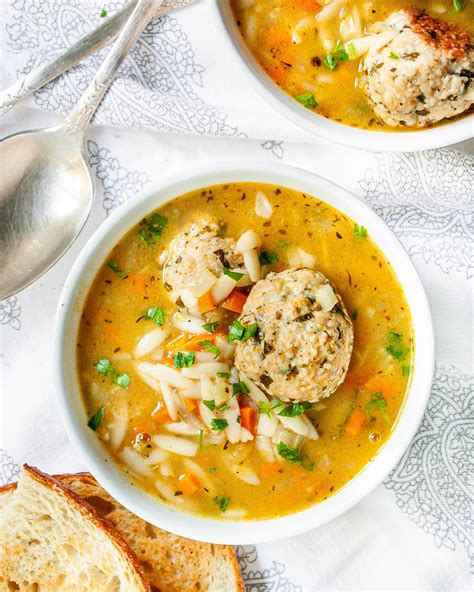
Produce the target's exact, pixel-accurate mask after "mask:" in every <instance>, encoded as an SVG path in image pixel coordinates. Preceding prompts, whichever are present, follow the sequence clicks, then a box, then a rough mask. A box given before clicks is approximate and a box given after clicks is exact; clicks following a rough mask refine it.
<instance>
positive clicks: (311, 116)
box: [209, 0, 474, 152]
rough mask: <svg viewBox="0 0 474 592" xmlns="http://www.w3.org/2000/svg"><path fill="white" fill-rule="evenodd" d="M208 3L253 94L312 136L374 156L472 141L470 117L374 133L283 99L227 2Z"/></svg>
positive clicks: (214, 0) (473, 119)
mask: <svg viewBox="0 0 474 592" xmlns="http://www.w3.org/2000/svg"><path fill="white" fill-rule="evenodd" d="M209 1H210V4H211V7H212V9H213V13H214V18H215V20H216V21H217V22H218V24H219V28H220V29H221V32H222V38H223V40H224V43H225V45H226V47H227V48H228V49H229V50H230V51H231V52H232V53H233V54H234V55H235V60H236V61H238V62H240V63H241V64H243V66H244V67H245V70H246V71H247V73H248V74H249V76H248V79H249V82H250V83H252V84H253V86H254V88H255V90H256V91H257V92H258V93H259V94H261V95H262V97H263V98H264V99H266V100H267V101H268V103H270V105H272V106H273V107H274V108H275V109H276V110H277V111H279V112H280V113H281V114H282V115H283V116H284V117H286V118H287V119H289V120H290V121H292V122H294V123H295V124H297V125H299V126H300V127H302V128H304V129H305V130H307V131H308V132H311V133H313V134H314V135H315V136H320V137H321V138H325V139H326V140H332V141H333V142H337V143H339V144H344V145H346V146H352V147H353V148H361V149H363V150H371V151H374V152H380V151H387V152H413V151H416V150H428V149H431V148H440V147H441V146H448V145H450V144H455V143H457V142H462V141H464V140H468V139H469V138H472V137H473V135H474V114H471V115H467V116H466V117H464V118H462V119H458V120H456V121H452V122H451V123H446V124H443V125H441V126H439V127H434V128H431V129H426V130H418V131H411V132H410V131H404V132H396V131H388V132H376V131H370V130H363V129H358V128H355V127H350V126H347V125H343V124H342V123H338V122H337V121H331V120H330V119H326V118H325V117H322V116H321V115H318V114H317V113H314V112H312V111H309V110H308V109H306V108H305V107H303V106H302V105H300V104H299V103H298V102H297V101H295V100H294V99H293V98H292V97H290V96H289V95H287V94H286V93H285V92H284V91H283V90H282V89H281V88H280V87H279V86H278V85H277V84H275V83H274V82H273V81H272V80H271V79H270V77H269V76H267V74H266V73H265V72H264V70H263V69H262V68H261V67H260V66H259V64H258V63H257V61H256V60H255V58H254V57H253V56H252V54H251V53H250V51H249V50H248V48H247V46H246V45H245V43H244V41H243V39H242V35H241V34H240V32H239V30H238V27H237V25H236V23H235V20H234V16H233V14H232V10H231V8H230V2H229V0H209Z"/></svg>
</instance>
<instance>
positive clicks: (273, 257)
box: [259, 251, 278, 265]
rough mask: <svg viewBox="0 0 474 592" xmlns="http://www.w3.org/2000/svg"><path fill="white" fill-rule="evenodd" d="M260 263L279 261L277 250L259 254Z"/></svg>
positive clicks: (268, 263) (266, 263)
mask: <svg viewBox="0 0 474 592" xmlns="http://www.w3.org/2000/svg"><path fill="white" fill-rule="evenodd" d="M259 261H260V265H271V264H272V263H276V262H277V261H278V255H277V254H276V253H275V251H262V252H261V253H260V256H259Z"/></svg>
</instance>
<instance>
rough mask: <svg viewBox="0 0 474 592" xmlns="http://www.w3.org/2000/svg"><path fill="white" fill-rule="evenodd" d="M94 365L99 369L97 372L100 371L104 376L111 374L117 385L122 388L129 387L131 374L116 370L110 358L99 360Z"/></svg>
mask: <svg viewBox="0 0 474 592" xmlns="http://www.w3.org/2000/svg"><path fill="white" fill-rule="evenodd" d="M93 366H94V368H95V369H96V370H97V372H100V374H103V375H104V376H111V377H112V381H113V382H114V383H115V384H116V385H117V386H119V387H121V388H128V386H129V385H130V381H131V380H132V379H131V378H130V375H129V374H126V373H125V372H119V371H118V370H116V369H115V368H114V367H113V365H112V363H111V362H110V361H109V360H106V359H104V360H99V361H98V362H96V363H95V364H93Z"/></svg>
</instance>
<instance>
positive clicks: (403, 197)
mask: <svg viewBox="0 0 474 592" xmlns="http://www.w3.org/2000/svg"><path fill="white" fill-rule="evenodd" d="M211 1H214V0H207V1H203V0H201V2H198V3H197V4H196V5H195V6H193V7H191V8H189V9H186V10H183V11H181V12H179V13H176V14H175V15H173V16H170V17H167V18H164V19H161V20H160V21H157V22H154V23H152V24H151V25H150V26H149V27H148V28H147V30H146V31H145V33H144V34H143V35H142V37H141V38H140V40H139V42H138V43H137V45H136V47H135V48H134V50H133V52H132V54H131V56H130V58H129V59H128V60H127V61H126V63H125V64H124V66H123V67H122V69H121V71H120V74H119V76H118V78H117V80H116V81H115V82H114V84H113V87H112V89H111V91H110V92H109V93H108V95H107V97H106V99H105V100H104V102H103V104H102V105H101V107H100V109H99V111H98V112H97V115H96V117H95V118H94V122H93V123H94V125H93V126H91V127H90V128H89V130H88V132H87V134H86V150H87V158H88V161H89V164H90V167H91V169H92V171H93V174H94V176H95V180H96V187H97V196H96V200H95V203H94V206H93V211H92V214H91V216H90V218H89V220H88V222H87V225H86V228H85V230H84V232H83V233H82V235H81V237H80V238H79V240H78V241H77V243H76V244H75V245H74V246H73V248H72V249H71V250H70V251H69V252H68V253H67V255H66V256H65V257H64V258H63V259H62V260H61V261H60V262H59V263H58V264H57V265H56V266H55V267H54V268H53V269H52V270H50V271H49V272H48V273H47V274H46V275H45V276H44V277H43V278H42V279H40V280H39V281H38V282H36V283H35V284H34V285H33V286H31V287H30V288H28V289H27V290H24V291H23V292H21V293H20V294H18V295H17V296H13V297H11V298H8V299H6V300H4V301H1V302H0V325H1V354H2V355H1V358H0V362H1V366H0V371H1V375H0V378H1V380H0V384H1V387H2V399H1V400H2V440H1V450H0V481H1V483H7V482H10V481H12V480H15V479H16V478H17V477H18V474H19V471H20V465H21V463H23V462H28V463H30V464H33V465H36V466H38V467H40V468H42V469H44V470H46V471H49V472H62V471H64V472H70V471H75V470H83V469H85V467H84V465H83V463H82V461H81V459H80V458H79V456H78V454H77V453H76V451H75V449H74V448H73V447H72V445H71V444H70V442H69V440H68V438H67V436H66V434H65V432H64V429H63V427H62V425H61V421H60V418H59V415H58V411H57V409H56V405H55V400H54V399H55V393H54V388H53V386H52V385H53V381H52V361H51V360H52V356H51V351H50V348H51V340H52V331H53V316H54V311H55V307H56V303H57V300H58V296H59V292H60V290H61V287H62V285H63V283H64V280H65V277H66V275H67V273H68V270H69V269H70V267H71V264H72V262H73V261H74V259H75V258H76V256H77V254H78V252H79V250H80V249H81V247H82V245H83V244H84V243H85V241H86V240H87V238H88V237H89V236H90V235H91V234H92V232H93V231H94V230H95V229H96V228H97V226H99V224H100V223H101V222H102V221H103V220H104V219H105V218H106V217H107V216H108V215H109V214H110V213H111V212H112V211H113V210H114V209H115V208H117V207H119V206H120V205H121V204H122V203H123V202H124V201H126V200H127V199H130V198H131V199H133V196H134V195H135V194H136V193H137V192H138V191H139V190H140V189H142V188H143V187H145V186H147V185H150V184H153V183H154V182H155V181H157V180H158V179H161V178H162V177H163V176H164V175H165V174H168V173H172V172H174V171H176V170H180V169H184V168H185V167H186V166H187V165H188V164H198V163H204V162H216V161H223V160H226V161H229V160H230V161H239V160H242V159H255V160H270V161H274V162H284V163H287V164H292V165H296V166H300V167H302V168H305V169H307V170H310V171H313V172H315V173H318V174H321V175H323V176H325V177H327V178H329V179H331V180H333V181H335V182H336V183H338V184H340V185H343V186H344V187H345V188H347V189H348V190H350V191H351V192H353V193H354V194H355V195H357V196H358V197H359V198H360V199H362V200H364V201H365V202H367V203H368V204H369V205H370V206H371V207H372V208H373V209H374V210H375V211H376V212H377V213H378V214H379V215H380V216H382V218H384V220H386V222H387V223H388V224H389V225H390V227H391V228H392V229H393V230H394V232H395V233H396V234H397V236H398V237H399V238H400V240H401V241H402V242H403V244H404V245H405V247H406V249H407V250H408V252H409V253H410V255H411V257H412V258H413V261H414V263H415V265H416V267H417V269H418V271H419V273H420V275H421V277H422V280H423V282H424V285H425V288H426V290H427V293H428V297H429V300H430V304H431V307H432V313H433V317H434V323H435V331H436V339H437V360H436V362H437V365H436V374H435V378H434V383H433V388H432V393H431V398H430V401H429V404H428V408H427V411H426V414H425V417H424V419H423V422H422V424H421V426H420V428H419V430H418V432H417V434H416V436H415V438H414V440H413V442H412V444H411V446H410V448H409V449H408V450H407V452H406V453H405V455H404V456H403V458H402V460H401V461H400V463H399V464H398V466H397V467H396V468H395V469H394V470H393V471H392V473H391V474H390V475H389V477H387V479H386V480H385V481H384V482H383V484H381V485H380V486H379V487H378V488H377V489H376V490H375V491H374V492H373V493H372V494H371V495H369V496H368V497H367V498H366V499H364V501H362V502H361V503H360V504H358V505H357V506H356V507H355V508H353V509H352V510H351V511H350V512H348V513H346V514H345V515H343V516H341V517H339V518H338V519H336V520H334V521H333V522H331V523H330V524H328V525H326V526H324V527H322V528H319V529H317V530H314V531H312V532H309V533H307V534H306V535H303V536H299V537H294V538H291V539H286V540H282V541H279V542H275V543H268V544H263V545H258V546H256V547H253V546H245V547H238V548H237V553H238V557H239V561H240V564H241V567H242V571H243V575H244V579H245V582H246V585H247V590H248V591H249V592H264V591H268V592H270V591H272V592H313V591H316V590H439V591H448V590H449V591H457V590H468V589H470V587H471V582H472V580H471V574H472V570H473V567H474V546H473V539H472V535H473V528H472V527H473V485H474V478H473V475H474V470H473V469H474V467H473V444H474V392H473V386H474V380H473V366H472V354H473V352H472V345H473V332H472V275H473V234H474V233H473V221H472V210H473V201H472V198H473V195H474V158H473V156H472V155H473V154H474V146H473V144H472V143H471V144H470V143H464V144H463V145H461V146H458V147H455V148H446V149H441V150H433V151H427V152H421V153H418V154H371V153H368V152H362V151H356V150H351V149H346V148H343V147H340V146H336V145H333V144H330V143H329V142H323V141H318V139H317V138H314V137H312V136H309V134H307V133H306V132H303V131H301V130H299V129H296V128H295V127H294V126H292V125H290V124H289V123H288V122H287V121H286V120H284V119H283V118H282V117H280V116H279V115H278V114H276V113H274V112H273V111H272V110H271V109H270V107H268V106H267V105H266V103H264V102H263V100H262V99H261V98H260V97H259V96H258V95H257V94H255V93H254V92H253V91H252V90H250V89H249V86H248V84H247V82H248V80H247V77H246V74H245V73H244V72H242V71H241V70H240V68H239V66H238V65H237V64H235V65H234V61H233V58H232V55H228V54H227V51H226V49H225V48H224V47H223V46H222V43H221V39H220V37H219V33H218V31H217V30H216V27H215V24H214V23H213V22H212V21H211V20H210V14H211V13H210V10H209V6H208V3H209V2H211ZM121 5H123V2H117V1H110V2H109V1H107V2H103V1H102V0H69V1H66V0H0V57H1V59H0V87H1V88H5V87H6V86H7V85H8V84H10V83H12V82H13V81H14V80H16V79H17V78H18V77H20V76H22V75H23V74H24V73H26V72H28V71H29V70H31V68H33V67H34V66H35V65H37V64H39V63H41V62H44V61H45V60H47V59H50V57H51V56H52V55H53V54H55V53H56V52H60V51H61V50H62V49H64V48H65V47H67V46H68V45H69V44H70V43H71V42H72V41H73V40H74V39H77V38H78V37H80V36H82V35H83V34H84V33H85V32H86V31H88V30H90V29H91V28H93V27H94V26H97V24H98V23H99V21H100V18H101V17H100V13H101V10H102V8H103V7H105V8H106V9H107V10H108V11H109V13H111V12H113V11H114V10H116V9H117V7H119V6H121ZM103 55H104V52H101V53H100V54H98V55H97V56H95V57H93V58H91V59H89V60H87V61H86V62H84V63H83V64H81V65H79V66H78V67H76V68H74V69H72V70H71V71H70V72H68V73H67V74H65V75H64V76H62V77H61V78H60V79H58V80H57V81H55V82H53V83H51V84H49V85H48V86H47V87H45V88H44V89H42V90H41V91H39V92H37V93H36V94H35V95H34V96H33V97H31V98H30V99H29V100H28V101H26V102H25V103H23V104H22V105H21V106H19V107H17V108H16V109H14V110H13V111H12V112H10V113H9V114H8V115H7V116H6V117H4V118H3V119H2V120H0V136H2V137H3V136H5V135H7V134H10V133H13V132H17V131H21V130H24V129H28V128H33V127H41V126H44V125H49V124H54V123H56V122H58V121H59V120H60V118H61V116H63V115H64V114H65V113H67V112H68V111H69V110H70V109H71V107H72V106H73V105H74V104H75V102H76V101H77V99H78V97H79V95H80V93H81V91H82V90H83V89H84V88H85V86H86V85H87V82H88V81H89V80H90V78H91V76H92V74H93V72H94V71H95V70H96V69H97V67H98V65H99V63H100V61H101V59H102V58H103ZM0 174H1V171H0Z"/></svg>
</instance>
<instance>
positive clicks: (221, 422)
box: [211, 419, 229, 432]
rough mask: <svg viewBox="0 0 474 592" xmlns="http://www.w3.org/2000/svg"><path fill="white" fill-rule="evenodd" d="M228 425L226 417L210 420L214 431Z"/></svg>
mask: <svg viewBox="0 0 474 592" xmlns="http://www.w3.org/2000/svg"><path fill="white" fill-rule="evenodd" d="M228 425H229V423H228V421H227V419H212V420H211V429H213V430H215V431H216V432H221V431H222V430H225V429H226V427H227V426H228Z"/></svg>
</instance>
